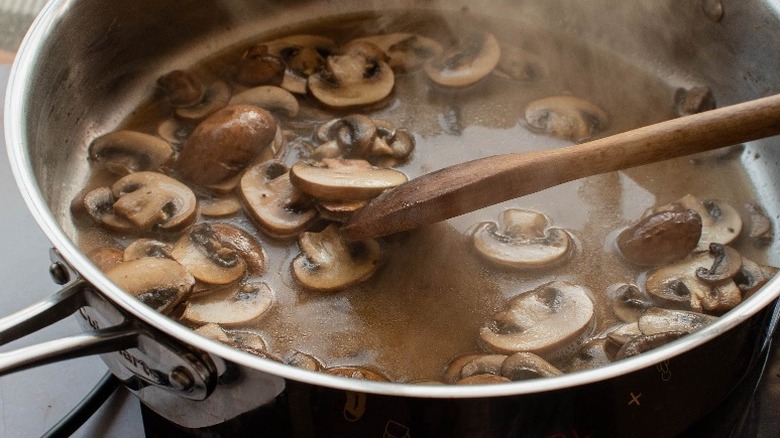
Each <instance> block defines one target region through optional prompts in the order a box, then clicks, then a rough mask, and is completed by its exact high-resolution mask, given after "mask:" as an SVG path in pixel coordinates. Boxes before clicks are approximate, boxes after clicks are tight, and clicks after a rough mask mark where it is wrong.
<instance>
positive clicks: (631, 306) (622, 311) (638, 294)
mask: <svg viewBox="0 0 780 438" xmlns="http://www.w3.org/2000/svg"><path fill="white" fill-rule="evenodd" d="M608 295H609V297H610V298H611V299H612V310H613V311H614V312H615V315H617V316H618V318H620V319H622V320H623V321H625V322H636V321H637V320H638V319H639V317H640V316H641V315H642V314H643V313H644V311H645V310H647V309H649V308H650V307H652V306H653V302H652V301H651V300H650V297H649V296H647V295H646V294H645V293H643V292H642V291H641V290H640V289H639V288H638V287H637V286H636V285H634V284H620V285H616V286H615V287H614V288H612V289H611V290H610V291H609V292H608Z"/></svg>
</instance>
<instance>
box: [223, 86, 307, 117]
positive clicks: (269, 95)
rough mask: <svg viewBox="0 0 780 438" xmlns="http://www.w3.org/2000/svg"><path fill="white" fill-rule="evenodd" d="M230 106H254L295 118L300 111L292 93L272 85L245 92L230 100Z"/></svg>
mask: <svg viewBox="0 0 780 438" xmlns="http://www.w3.org/2000/svg"><path fill="white" fill-rule="evenodd" d="M230 105H252V106H256V107H259V108H263V109H265V110H268V111H270V112H272V113H274V114H282V115H284V116H287V117H295V116H296V115H298V110H299V109H300V105H299V104H298V99H296V98H295V96H293V95H292V93H290V92H289V91H287V90H285V89H284V88H281V87H275V86H272V85H263V86H259V87H255V88H250V89H248V90H244V91H242V92H240V93H238V94H236V95H235V96H233V98H231V99H230Z"/></svg>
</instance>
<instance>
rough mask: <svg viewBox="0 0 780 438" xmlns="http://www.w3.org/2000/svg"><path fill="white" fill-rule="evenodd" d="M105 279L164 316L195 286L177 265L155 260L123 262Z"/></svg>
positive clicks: (108, 272) (168, 261) (190, 276)
mask: <svg viewBox="0 0 780 438" xmlns="http://www.w3.org/2000/svg"><path fill="white" fill-rule="evenodd" d="M106 277H108V279H109V280H111V281H113V282H114V283H115V284H116V285H117V286H119V287H120V288H122V289H123V290H124V291H125V292H127V293H129V294H131V295H133V296H134V297H136V298H138V300H140V301H141V302H142V303H144V304H146V305H148V306H150V307H152V308H153V309H155V310H157V311H158V312H161V313H168V312H170V311H171V310H172V309H173V308H174V307H175V306H176V305H177V304H179V303H180V302H181V301H182V300H183V299H184V298H185V297H186V296H187V295H188V294H189V293H190V291H191V290H192V286H193V285H194V284H195V279H194V278H193V277H192V275H191V274H190V273H189V272H187V270H186V269H185V268H184V267H183V266H182V265H180V264H179V263H177V262H176V261H174V260H171V259H163V258H154V257H146V258H142V259H137V260H130V261H126V262H122V263H120V264H118V265H116V266H114V267H113V268H111V269H109V270H107V271H106Z"/></svg>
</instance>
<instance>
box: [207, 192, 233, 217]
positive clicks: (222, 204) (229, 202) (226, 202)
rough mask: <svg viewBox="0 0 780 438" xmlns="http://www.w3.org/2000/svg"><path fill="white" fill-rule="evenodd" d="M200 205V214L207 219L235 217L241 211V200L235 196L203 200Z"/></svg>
mask: <svg viewBox="0 0 780 438" xmlns="http://www.w3.org/2000/svg"><path fill="white" fill-rule="evenodd" d="M199 203H200V214H202V215H203V216H206V217H226V216H233V215H234V214H236V213H238V212H239V211H241V200H239V199H238V197H237V196H234V195H228V196H224V197H220V198H207V199H201V200H200V202H199Z"/></svg>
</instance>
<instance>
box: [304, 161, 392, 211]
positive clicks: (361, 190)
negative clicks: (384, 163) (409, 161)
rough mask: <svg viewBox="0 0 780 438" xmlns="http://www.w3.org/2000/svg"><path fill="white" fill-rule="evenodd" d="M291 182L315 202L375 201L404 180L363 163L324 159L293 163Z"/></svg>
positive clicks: (366, 162) (389, 171) (387, 170)
mask: <svg viewBox="0 0 780 438" xmlns="http://www.w3.org/2000/svg"><path fill="white" fill-rule="evenodd" d="M290 181H292V183H293V185H294V186H295V187H296V188H298V189H299V190H301V191H303V192H304V193H308V194H309V195H311V196H313V197H315V198H317V199H324V200H338V201H357V200H366V199H372V198H375V197H376V196H378V195H379V194H380V193H382V192H383V191H385V190H387V189H389V188H393V187H396V186H399V185H401V184H403V183H405V182H406V181H407V178H406V175H405V174H404V173H403V172H400V171H398V170H395V169H385V168H379V167H374V166H372V165H371V164H370V163H369V162H368V161H365V160H344V159H334V158H325V159H323V160H322V161H321V162H319V163H309V162H305V161H299V162H297V163H295V164H294V165H293V167H292V169H290Z"/></svg>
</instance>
